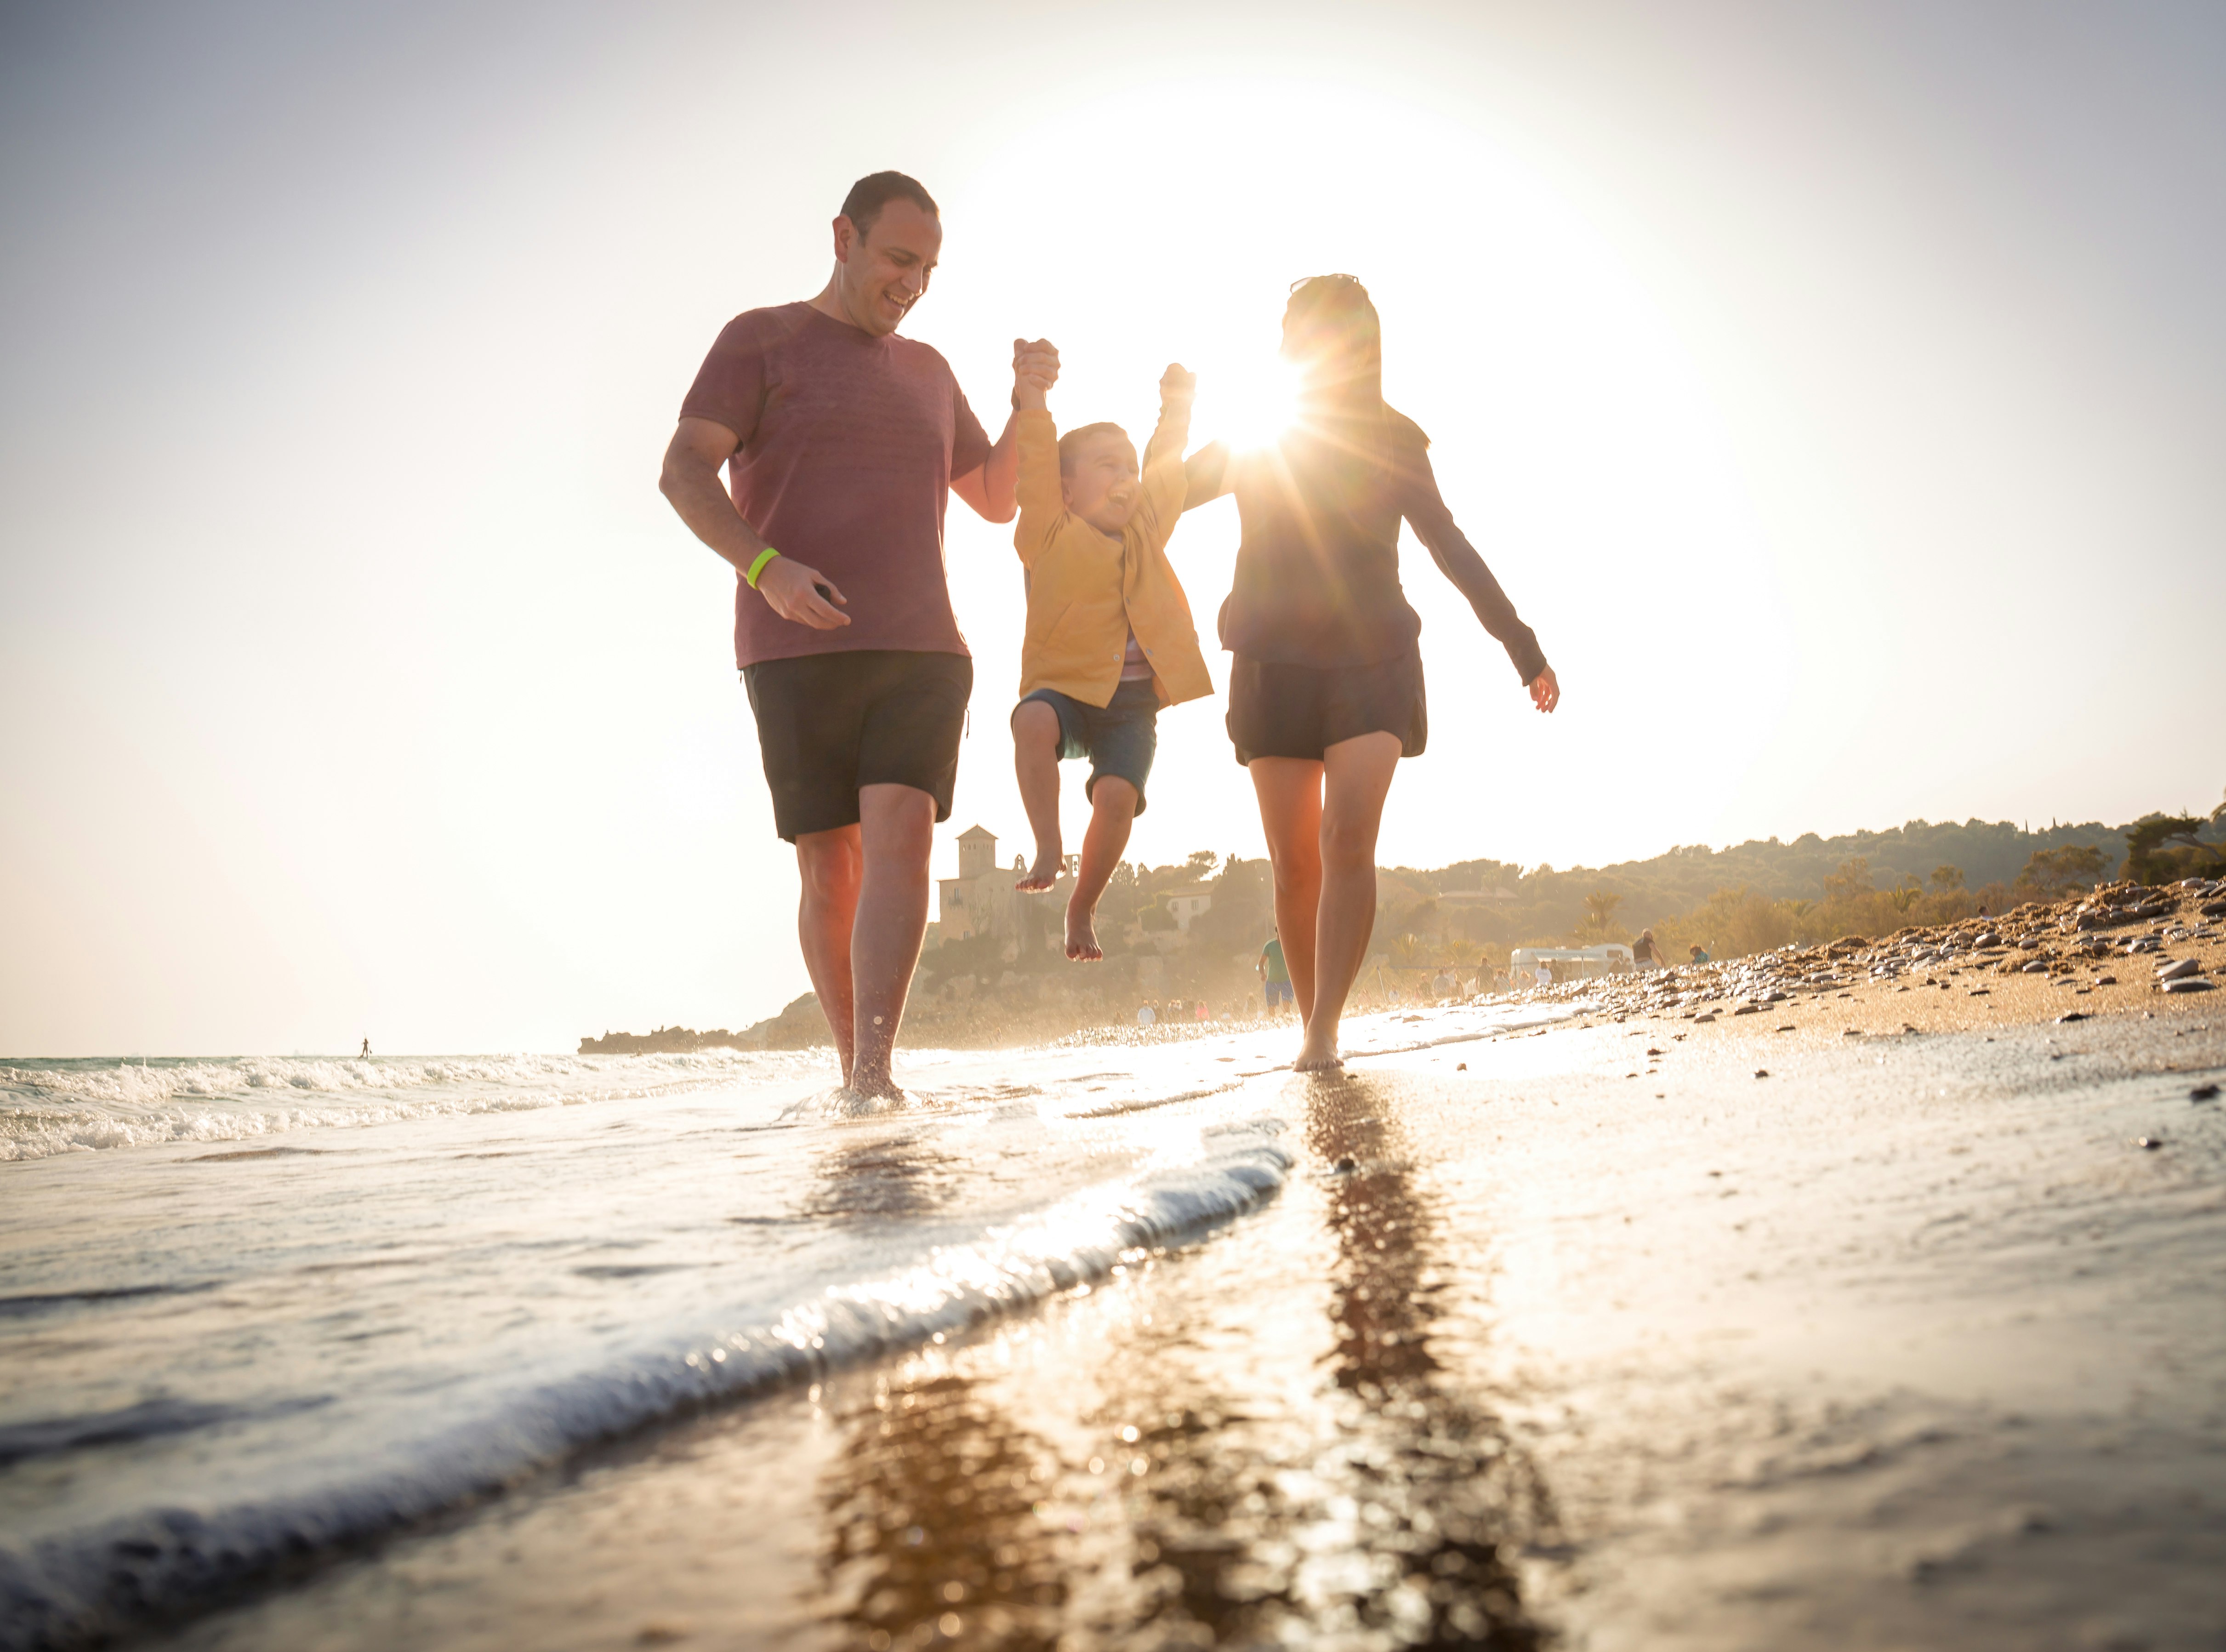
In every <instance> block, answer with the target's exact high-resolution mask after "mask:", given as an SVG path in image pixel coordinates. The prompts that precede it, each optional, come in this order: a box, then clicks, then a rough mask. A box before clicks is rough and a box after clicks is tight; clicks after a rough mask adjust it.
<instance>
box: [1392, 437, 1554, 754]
mask: <svg viewBox="0 0 2226 1652" xmlns="http://www.w3.org/2000/svg"><path fill="white" fill-rule="evenodd" d="M1416 434H1417V435H1420V432H1417V433H1416ZM1401 457H1402V461H1403V462H1402V464H1401V466H1400V477H1401V483H1402V489H1401V498H1400V501H1399V509H1400V514H1401V515H1402V516H1404V517H1405V518H1407V524H1408V525H1409V527H1411V528H1413V529H1414V531H1415V538H1417V539H1419V540H1421V542H1422V548H1423V549H1424V550H1428V552H1429V553H1430V560H1431V561H1432V562H1435V563H1437V565H1438V571H1439V572H1440V573H1441V574H1443V575H1445V576H1446V577H1447V579H1449V580H1451V581H1453V588H1455V589H1456V590H1458V591H1459V592H1460V594H1462V595H1463V596H1465V597H1466V598H1467V599H1468V605H1469V607H1472V608H1473V609H1475V610H1476V617H1477V619H1479V621H1481V622H1482V624H1483V626H1484V628H1485V630H1486V631H1488V632H1491V634H1492V636H1493V638H1494V639H1497V640H1498V644H1499V645H1500V646H1501V647H1502V648H1504V649H1505V650H1506V651H1507V658H1509V659H1510V660H1512V661H1514V662H1515V669H1516V670H1517V672H1519V673H1520V674H1521V676H1522V678H1523V682H1524V683H1525V684H1532V683H1536V682H1537V680H1538V679H1539V677H1541V676H1550V674H1551V670H1552V668H1551V667H1549V665H1548V664H1546V654H1545V651H1544V650H1543V649H1542V648H1540V647H1539V646H1538V637H1537V633H1536V632H1534V631H1532V630H1531V629H1530V626H1526V625H1524V624H1523V619H1522V616H1521V615H1519V614H1517V613H1516V612H1515V605H1514V604H1513V603H1512V602H1510V601H1509V600H1507V593H1506V592H1504V591H1503V590H1501V589H1500V588H1499V581H1498V580H1496V579H1494V578H1493V577H1492V576H1491V569H1489V568H1486V567H1485V565H1484V558H1483V557H1481V556H1478V555H1477V554H1476V547H1475V546H1474V545H1472V544H1471V543H1469V542H1468V536H1467V535H1466V534H1465V533H1463V532H1462V531H1460V525H1459V524H1456V523H1455V522H1454V521H1453V512H1452V511H1449V510H1447V508H1446V501H1445V499H1444V496H1443V495H1441V493H1440V492H1438V479H1437V477H1436V475H1435V474H1434V473H1433V472H1432V471H1431V469H1430V457H1429V454H1428V453H1426V452H1424V451H1423V449H1422V446H1421V442H1416V443H1415V446H1414V448H1413V449H1412V450H1411V451H1410V452H1409V453H1407V454H1402V456H1401ZM1532 697H1533V698H1536V695H1535V694H1534V696H1532ZM1540 709H1541V710H1548V709H1550V707H1548V706H1544V705H1542V706H1541V707H1540Z"/></svg>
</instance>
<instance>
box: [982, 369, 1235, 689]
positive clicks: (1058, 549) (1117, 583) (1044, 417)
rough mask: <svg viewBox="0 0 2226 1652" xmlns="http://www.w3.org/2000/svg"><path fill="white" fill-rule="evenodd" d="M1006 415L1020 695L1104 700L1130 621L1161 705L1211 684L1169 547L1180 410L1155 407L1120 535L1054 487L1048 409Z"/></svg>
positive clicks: (1182, 483) (1055, 452)
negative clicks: (1020, 592)
mask: <svg viewBox="0 0 2226 1652" xmlns="http://www.w3.org/2000/svg"><path fill="white" fill-rule="evenodd" d="M1016 417H1017V423H1018V426H1019V429H1018V437H1019V441H1020V447H1021V474H1020V484H1019V497H1020V505H1021V520H1020V525H1019V526H1018V527H1017V528H1015V529H1014V532H1013V548H1014V550H1017V551H1019V552H1020V554H1021V565H1022V566H1023V567H1025V568H1026V569H1027V570H1028V623H1027V636H1026V638H1025V639H1023V640H1022V642H1021V696H1022V697H1023V698H1025V697H1026V696H1028V695H1031V694H1033V693H1034V692H1035V691H1036V690H1037V689H1057V690H1058V691H1059V693H1061V694H1064V695H1066V696H1070V697H1072V698H1073V699H1076V700H1079V701H1081V702H1083V703H1084V705H1092V706H1103V705H1106V704H1109V703H1110V702H1111V701H1112V698H1113V693H1114V690H1115V689H1118V688H1119V687H1120V686H1121V664H1122V661H1123V659H1124V658H1126V656H1127V654H1128V649H1129V632H1130V631H1132V630H1133V631H1134V632H1135V633H1136V643H1137V645H1138V646H1139V647H1141V648H1142V650H1143V651H1144V658H1146V659H1148V660H1149V661H1150V662H1151V664H1152V686H1153V687H1154V689H1157V690H1158V693H1159V696H1160V703H1161V705H1163V706H1172V705H1180V703H1181V702H1183V701H1185V700H1197V699H1202V698H1203V697H1205V696H1207V695H1209V694H1212V692H1213V678H1212V677H1211V676H1209V675H1208V674H1207V672H1206V669H1205V656H1203V655H1202V654H1200V653H1199V647H1198V627H1197V626H1195V625H1194V624H1192V620H1191V617H1190V599H1189V598H1187V597H1186V596H1185V595H1184V594H1183V588H1182V581H1180V580H1179V579H1177V578H1176V577H1175V570H1174V568H1173V565H1172V564H1171V563H1170V562H1168V561H1167V539H1168V537H1169V536H1171V535H1172V534H1173V532H1174V529H1175V523H1176V522H1177V521H1178V520H1179V519H1180V517H1181V516H1182V508H1183V495H1184V492H1185V491H1186V487H1187V486H1188V483H1187V481H1186V479H1185V477H1184V474H1183V451H1182V450H1183V442H1184V441H1185V439H1186V438H1187V437H1188V435H1190V410H1188V409H1187V408H1177V409H1173V410H1166V411H1162V412H1161V415H1160V424H1159V428H1158V429H1155V430H1154V431H1153V432H1152V439H1151V441H1150V442H1148V443H1146V444H1145V448H1144V462H1143V474H1142V485H1141V486H1140V487H1139V488H1138V490H1137V495H1136V509H1135V514H1134V515H1133V516H1131V517H1130V518H1129V525H1128V527H1127V528H1126V529H1124V530H1123V531H1122V534H1121V537H1119V538H1118V539H1116V538H1114V537H1111V536H1110V535H1108V534H1103V533H1100V532H1099V531H1097V529H1095V528H1093V527H1091V525H1090V524H1088V523H1087V522H1084V520H1083V519H1082V518H1080V517H1078V516H1075V515H1073V514H1072V513H1071V512H1069V511H1068V510H1067V508H1066V505H1065V500H1064V499H1063V498H1062V496H1061V494H1060V492H1059V429H1058V427H1057V426H1056V425H1055V424H1054V423H1053V422H1052V416H1051V415H1050V414H1048V413H1045V412H1036V411H1023V412H1021V413H1020V414H1019V415H1017V416H1016Z"/></svg>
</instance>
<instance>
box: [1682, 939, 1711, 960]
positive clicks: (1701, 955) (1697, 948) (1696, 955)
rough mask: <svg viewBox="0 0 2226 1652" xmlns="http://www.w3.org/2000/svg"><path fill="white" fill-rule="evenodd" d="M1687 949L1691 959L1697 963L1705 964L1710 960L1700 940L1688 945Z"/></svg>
mask: <svg viewBox="0 0 2226 1652" xmlns="http://www.w3.org/2000/svg"><path fill="white" fill-rule="evenodd" d="M1685 951H1686V953H1687V955H1688V956H1689V959H1690V961H1691V962H1692V963H1695V964H1703V963H1707V962H1708V954H1707V953H1706V952H1705V951H1703V950H1701V944H1700V943H1699V942H1698V941H1695V942H1694V943H1693V944H1692V945H1690V946H1689V947H1687V948H1686V949H1685Z"/></svg>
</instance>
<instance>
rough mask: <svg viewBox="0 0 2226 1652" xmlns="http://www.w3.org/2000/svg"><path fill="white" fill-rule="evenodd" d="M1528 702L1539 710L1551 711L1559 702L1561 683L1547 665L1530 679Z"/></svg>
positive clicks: (1552, 669) (1551, 668)
mask: <svg viewBox="0 0 2226 1652" xmlns="http://www.w3.org/2000/svg"><path fill="white" fill-rule="evenodd" d="M1530 703H1531V704H1532V705H1534V706H1536V707H1537V708H1538V709H1539V710H1541V711H1551V710H1552V709H1553V708H1555V706H1558V705H1560V704H1561V683H1559V682H1558V681H1556V680H1555V677H1554V668H1553V667H1552V666H1550V665H1549V666H1548V667H1547V668H1546V669H1545V670H1542V671H1541V672H1539V673H1538V675H1537V676H1536V677H1532V678H1531V679H1530Z"/></svg>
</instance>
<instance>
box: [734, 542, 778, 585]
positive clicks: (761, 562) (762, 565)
mask: <svg viewBox="0 0 2226 1652" xmlns="http://www.w3.org/2000/svg"><path fill="white" fill-rule="evenodd" d="M779 555H780V553H779V551H777V550H774V549H773V547H772V546H771V545H767V546H766V548H765V549H764V550H761V551H760V552H758V558H757V560H756V561H755V562H752V563H751V564H750V571H749V572H748V573H747V574H745V575H742V578H743V580H744V581H745V582H747V584H748V586H749V588H750V589H752V590H753V591H754V590H756V589H757V588H758V575H760V574H762V573H764V572H765V570H766V563H767V562H771V561H772V560H773V558H774V557H776V556H779Z"/></svg>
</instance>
